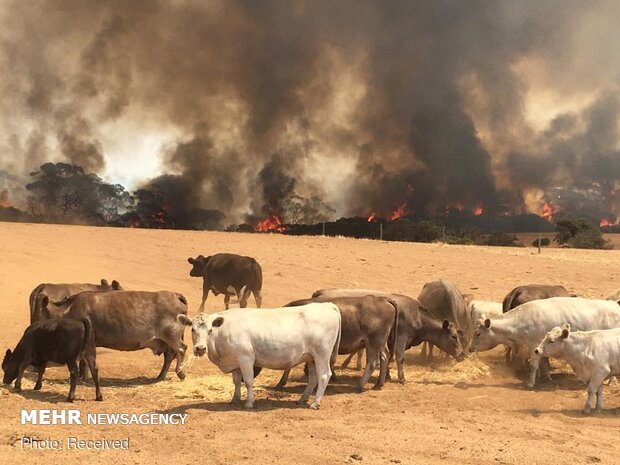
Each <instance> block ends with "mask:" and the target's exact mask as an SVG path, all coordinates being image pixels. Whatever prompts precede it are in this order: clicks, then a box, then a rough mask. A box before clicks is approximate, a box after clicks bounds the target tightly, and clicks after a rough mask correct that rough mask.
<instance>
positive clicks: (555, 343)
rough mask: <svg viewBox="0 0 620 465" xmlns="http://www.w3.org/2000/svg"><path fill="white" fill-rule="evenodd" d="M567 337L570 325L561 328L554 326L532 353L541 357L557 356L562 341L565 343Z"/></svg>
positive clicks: (562, 344)
mask: <svg viewBox="0 0 620 465" xmlns="http://www.w3.org/2000/svg"><path fill="white" fill-rule="evenodd" d="M569 335H570V325H569V324H568V323H565V324H563V325H562V326H561V327H560V326H556V327H555V328H553V329H552V330H551V331H549V332H548V333H547V334H546V335H545V337H544V339H543V340H542V341H541V342H540V344H538V347H536V348H535V349H534V353H535V354H536V355H540V356H542V357H550V356H553V355H557V354H558V353H559V352H561V351H562V348H563V347H564V341H566V338H568V336H569Z"/></svg>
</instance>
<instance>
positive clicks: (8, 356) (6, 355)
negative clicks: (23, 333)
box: [4, 349, 13, 360]
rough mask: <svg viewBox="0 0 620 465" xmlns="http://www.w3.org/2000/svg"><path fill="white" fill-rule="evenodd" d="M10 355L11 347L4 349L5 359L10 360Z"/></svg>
mask: <svg viewBox="0 0 620 465" xmlns="http://www.w3.org/2000/svg"><path fill="white" fill-rule="evenodd" d="M11 355H13V353H12V352H11V349H6V352H5V354H4V357H5V358H6V359H7V360H10V359H11Z"/></svg>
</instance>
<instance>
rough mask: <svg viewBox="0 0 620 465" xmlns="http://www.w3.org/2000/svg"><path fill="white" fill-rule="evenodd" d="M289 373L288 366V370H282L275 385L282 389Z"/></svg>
mask: <svg viewBox="0 0 620 465" xmlns="http://www.w3.org/2000/svg"><path fill="white" fill-rule="evenodd" d="M290 374H291V369H290V368H289V369H288V370H284V373H282V377H281V378H280V381H278V384H276V387H277V388H278V389H283V388H284V386H286V383H287V382H288V376H289V375H290Z"/></svg>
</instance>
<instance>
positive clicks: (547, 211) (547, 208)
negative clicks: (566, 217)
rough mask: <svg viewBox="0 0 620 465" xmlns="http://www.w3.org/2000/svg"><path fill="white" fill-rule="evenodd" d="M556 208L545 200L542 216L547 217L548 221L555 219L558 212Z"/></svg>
mask: <svg viewBox="0 0 620 465" xmlns="http://www.w3.org/2000/svg"><path fill="white" fill-rule="evenodd" d="M556 211H557V210H556V209H555V208H554V207H553V205H551V204H550V203H549V202H545V204H544V205H543V208H542V211H541V212H540V216H541V217H543V218H544V219H546V220H547V221H552V220H553V215H555V213H556Z"/></svg>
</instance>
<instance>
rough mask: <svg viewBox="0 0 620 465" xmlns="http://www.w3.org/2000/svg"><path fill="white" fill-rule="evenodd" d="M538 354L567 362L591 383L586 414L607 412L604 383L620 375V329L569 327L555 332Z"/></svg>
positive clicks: (536, 350)
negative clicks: (593, 405) (598, 329)
mask: <svg viewBox="0 0 620 465" xmlns="http://www.w3.org/2000/svg"><path fill="white" fill-rule="evenodd" d="M534 353H535V354H537V355H539V356H542V357H559V358H563V359H564V360H566V361H567V362H568V364H569V365H570V366H571V367H573V370H575V373H576V374H577V376H579V378H581V380H582V381H584V382H587V383H588V399H587V400H586V405H585V407H584V408H583V413H585V414H588V413H590V411H591V410H592V399H593V398H594V394H595V393H596V410H598V411H601V410H603V381H605V380H606V379H607V378H609V377H611V376H615V375H620V328H616V329H606V330H600V331H571V330H570V325H569V324H564V325H562V327H556V328H553V329H552V330H551V331H549V332H548V333H547V335H546V336H545V338H544V339H543V340H542V342H541V343H540V345H539V346H538V347H537V348H536V349H535V350H534Z"/></svg>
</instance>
